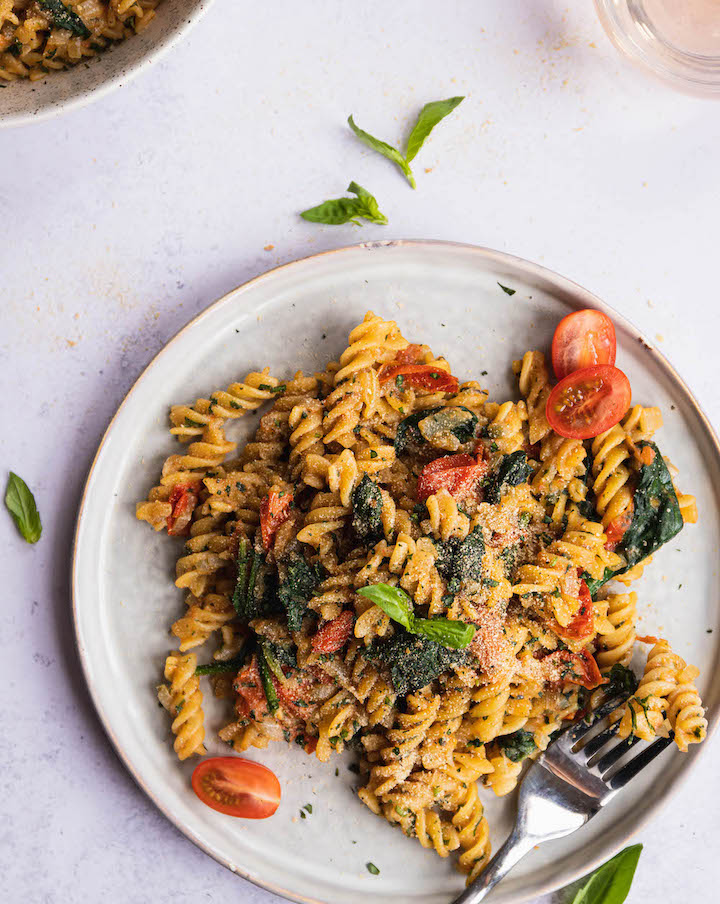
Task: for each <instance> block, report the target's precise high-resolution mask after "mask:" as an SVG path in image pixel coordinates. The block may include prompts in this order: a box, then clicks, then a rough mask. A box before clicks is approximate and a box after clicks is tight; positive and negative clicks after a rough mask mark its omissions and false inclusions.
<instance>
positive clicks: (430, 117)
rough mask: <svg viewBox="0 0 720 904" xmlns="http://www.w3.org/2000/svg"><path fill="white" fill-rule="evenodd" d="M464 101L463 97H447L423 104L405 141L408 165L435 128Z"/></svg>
mask: <svg viewBox="0 0 720 904" xmlns="http://www.w3.org/2000/svg"><path fill="white" fill-rule="evenodd" d="M464 100H465V98H464V97H449V98H448V99H447V100H434V101H432V103H429V104H425V106H424V107H423V108H422V110H421V111H420V115H419V116H418V118H417V122H416V123H415V125H414V126H413V130H412V132H411V133H410V135H409V137H408V140H407V147H406V149H405V159H406V161H407V162H408V163H409V162H410V161H411V160H414V159H415V156H416V155H417V152H418V151H419V150H420V148H421V147H422V146H423V144H424V143H425V139H426V138H427V137H428V135H429V134H430V133H431V132H432V130H433V129H434V128H435V126H436V125H437V124H438V123H439V122H440V121H441V120H443V119H445V117H446V116H447V115H448V114H450V113H452V111H453V110H454V109H455V107H457V106H458V105H459V104H461V103H462V102H463V101H464Z"/></svg>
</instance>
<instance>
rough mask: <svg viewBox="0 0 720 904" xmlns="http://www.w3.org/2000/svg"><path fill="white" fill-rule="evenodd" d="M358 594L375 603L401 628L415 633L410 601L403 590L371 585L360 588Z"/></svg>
mask: <svg viewBox="0 0 720 904" xmlns="http://www.w3.org/2000/svg"><path fill="white" fill-rule="evenodd" d="M358 593H359V594H360V596H364V597H366V598H367V599H369V600H370V601H371V602H373V603H375V605H376V606H378V608H380V609H382V611H383V612H384V613H385V614H386V615H389V616H390V618H391V619H392V620H393V621H396V622H397V623H398V624H399V625H402V626H403V628H407V630H408V631H413V632H414V631H415V628H414V627H413V623H414V621H415V618H414V616H413V604H412V600H411V599H410V597H409V596H408V595H407V593H405V591H404V590H401V589H400V588H399V587H391V586H390V585H389V584H372V585H371V586H370V587H361V588H360V590H358Z"/></svg>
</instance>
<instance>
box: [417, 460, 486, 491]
mask: <svg viewBox="0 0 720 904" xmlns="http://www.w3.org/2000/svg"><path fill="white" fill-rule="evenodd" d="M489 470H490V463H489V462H488V461H485V460H483V461H478V460H477V459H476V458H475V457H474V456H472V455H468V454H467V453H466V452H461V453H460V454H458V455H444V456H443V457H442V458H436V459H435V460H434V461H431V462H430V463H429V464H427V465H425V467H424V468H423V469H422V471H421V472H420V476H419V477H418V484H417V494H418V499H419V500H420V502H425V500H426V499H427V498H428V496H432V494H433V493H437V492H438V490H442V489H445V490H447V491H448V493H450V495H451V496H453V497H454V498H455V499H462V498H463V497H465V496H468V495H469V494H470V493H472V491H473V490H474V489H475V486H476V484H477V482H478V481H479V480H481V479H482V478H483V477H484V476H485V475H486V474H487V472H488V471H489Z"/></svg>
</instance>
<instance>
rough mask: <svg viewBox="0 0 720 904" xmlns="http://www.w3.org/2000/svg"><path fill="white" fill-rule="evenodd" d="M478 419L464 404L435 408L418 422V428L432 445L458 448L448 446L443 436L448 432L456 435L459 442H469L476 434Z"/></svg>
mask: <svg viewBox="0 0 720 904" xmlns="http://www.w3.org/2000/svg"><path fill="white" fill-rule="evenodd" d="M477 423H478V419H477V417H476V416H475V415H474V414H473V413H472V411H470V409H469V408H465V406H464V405H457V406H454V407H450V408H440V409H437V410H434V411H433V412H432V413H431V414H429V415H427V417H424V418H422V419H421V420H420V421H419V423H418V430H419V431H420V435H421V436H422V438H423V439H424V440H426V441H427V442H429V443H430V444H431V445H440V447H441V448H444V449H446V448H451V449H453V448H457V446H455V447H453V446H450V447H449V446H447V444H444V443H443V442H442V441H443V437H445V436H447V435H448V434H450V435H452V436H454V437H455V439H456V440H457V441H458V442H459V443H468V442H470V440H471V439H472V438H473V437H474V436H475V430H476V428H477Z"/></svg>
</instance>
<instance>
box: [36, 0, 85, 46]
mask: <svg viewBox="0 0 720 904" xmlns="http://www.w3.org/2000/svg"><path fill="white" fill-rule="evenodd" d="M38 4H39V5H40V6H42V8H43V9H45V10H47V12H49V13H50V15H51V16H52V20H53V25H54V26H55V27H56V28H65V29H67V30H68V31H70V32H72V33H73V34H74V35H78V36H79V37H81V38H89V37H90V29H89V28H88V27H87V25H86V24H85V23H84V22H83V20H82V19H81V18H80V16H78V14H77V13H76V12H75V11H74V10H72V9H70V8H69V7H67V6H65V4H64V3H63V2H62V0H38Z"/></svg>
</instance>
